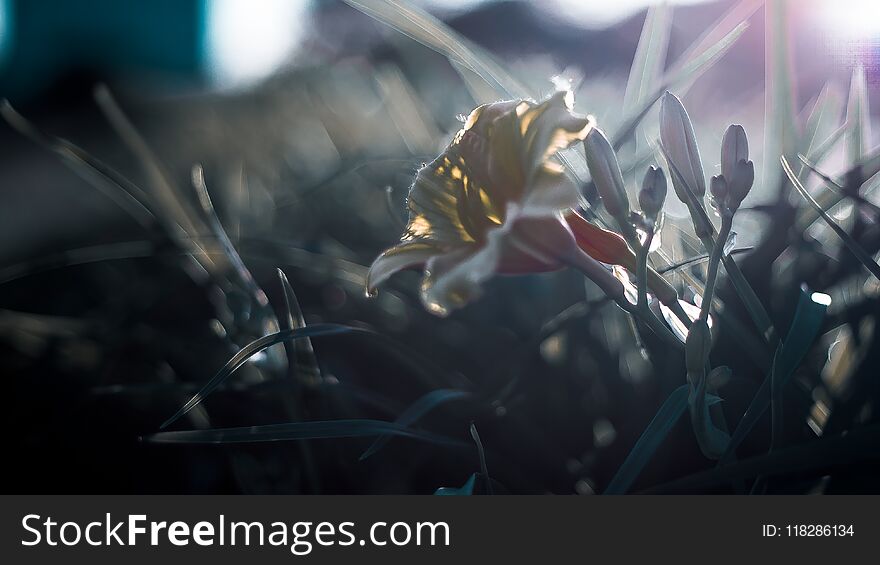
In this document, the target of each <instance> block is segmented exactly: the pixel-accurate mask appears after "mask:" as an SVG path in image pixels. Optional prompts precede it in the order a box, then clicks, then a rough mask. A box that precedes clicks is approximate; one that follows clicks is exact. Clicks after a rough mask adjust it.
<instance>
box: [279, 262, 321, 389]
mask: <svg viewBox="0 0 880 565" xmlns="http://www.w3.org/2000/svg"><path fill="white" fill-rule="evenodd" d="M278 280H279V281H280V282H281V288H282V289H283V292H284V314H285V315H284V323H285V327H282V328H281V329H283V330H286V329H289V330H294V329H297V328H304V327H306V320H305V318H304V317H303V313H302V310H301V309H300V306H299V301H298V300H297V299H296V293H294V292H293V287H292V286H290V281H288V280H287V275H285V274H284V271H282V270H281V269H278ZM284 347H285V350H286V351H287V358H288V363H293V364H294V365H295V366H296V368H297V369H298V370H299V371H303V372H305V373H306V376H307V377H319V376H320V375H321V369H320V367H319V366H318V359H317V357H316V356H315V349H314V348H313V347H312V340H311V339H310V338H307V337H306V338H303V339H301V340H296V341H286V342H284Z"/></svg>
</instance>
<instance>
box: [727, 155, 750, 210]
mask: <svg viewBox="0 0 880 565" xmlns="http://www.w3.org/2000/svg"><path fill="white" fill-rule="evenodd" d="M726 180H727V190H728V192H729V193H730V196H729V200H728V206H730V209H731V210H732V211H733V210H736V209H737V208H739V205H740V204H742V201H743V200H744V199H745V197H746V196H748V194H749V191H750V190H751V189H752V184H753V183H754V182H755V164H754V163H753V162H751V161H743V160H739V161H737V162H736V165H735V166H734V167H733V173H731V176H730V177H729V178H727V179H726Z"/></svg>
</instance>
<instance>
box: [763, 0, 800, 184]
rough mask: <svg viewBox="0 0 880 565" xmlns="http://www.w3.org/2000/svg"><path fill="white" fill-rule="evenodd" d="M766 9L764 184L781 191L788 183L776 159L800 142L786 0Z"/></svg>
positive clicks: (791, 151)
mask: <svg viewBox="0 0 880 565" xmlns="http://www.w3.org/2000/svg"><path fill="white" fill-rule="evenodd" d="M764 10H765V18H766V21H767V24H766V27H765V37H764V45H765V50H766V54H765V61H766V63H765V67H766V76H765V84H766V86H765V91H764V107H765V116H766V127H765V129H764V132H765V133H764V184H765V185H766V186H768V187H771V188H772V187H779V190H780V191H782V190H785V187H786V186H787V183H783V182H780V181H781V180H782V179H781V178H780V174H779V169H777V167H776V161H777V160H778V159H779V157H783V156H786V157H791V156H793V155H794V152H795V147H796V143H797V139H796V137H795V130H794V124H795V116H794V102H793V92H794V90H793V86H792V81H791V69H790V64H789V53H788V31H787V27H786V26H787V25H788V22H787V20H786V14H785V10H786V3H785V2H783V1H782V0H768V1H767V3H766V4H765V8H764ZM780 194H782V193H781V192H780Z"/></svg>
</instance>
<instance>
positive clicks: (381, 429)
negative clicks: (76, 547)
mask: <svg viewBox="0 0 880 565" xmlns="http://www.w3.org/2000/svg"><path fill="white" fill-rule="evenodd" d="M387 434H392V435H398V436H401V437H408V438H412V439H419V440H422V441H428V442H432V443H439V444H444V445H449V446H457V447H458V446H460V447H465V446H466V445H467V444H465V443H464V442H461V441H459V440H456V439H452V438H448V437H445V436H441V435H438V434H433V433H430V432H424V431H420V430H413V429H411V428H408V427H406V426H400V425H398V424H395V423H393V422H385V421H383V420H366V419H364V420H322V421H315V422H290V423H286V424H269V425H266V426H245V427H240V428H218V429H213V430H184V431H177V432H159V433H155V434H152V435H149V436H146V437H144V438H143V441H145V442H148V443H184V444H211V443H221V444H227V443H262V442H270V441H292V440H305V439H336V438H350V437H370V436H376V435H387Z"/></svg>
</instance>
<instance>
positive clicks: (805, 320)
mask: <svg viewBox="0 0 880 565" xmlns="http://www.w3.org/2000/svg"><path fill="white" fill-rule="evenodd" d="M792 177H794V175H793V174H791V175H789V178H792ZM827 308H828V306H827V304H824V303H822V302H817V301H816V300H813V298H812V295H811V294H809V293H808V292H806V291H803V290H802V291H801V295H800V298H799V300H798V305H797V309H796V310H795V314H794V319H793V320H792V322H791V327H790V328H789V330H788V335H787V336H786V337H785V341H783V342H781V343H780V344H779V346H778V347H777V349H776V354H775V355H774V357H773V365H772V366H771V368H770V373H769V374H768V375H767V377H766V378H765V379H764V382H763V383H762V384H761V387H760V388H759V389H758V392H757V393H755V396H754V398H752V402H751V403H750V404H749V407H748V409H747V410H746V412H745V414H743V417H742V419H741V420H740V422H739V424H738V425H737V426H736V430H735V431H734V432H733V435H732V436H731V438H730V445H728V447H727V451H726V452H725V453H724V455H723V456H722V457H721V459H719V461H718V464H719V465H724V464H727V463H729V462H730V461H731V460H732V459H733V458H734V457H735V456H736V449H737V447H739V445H740V444H741V443H742V441H743V440H744V439H745V438H746V436H748V434H749V432H751V431H752V429H753V428H754V427H755V424H757V422H758V419H759V418H760V417H761V416H762V415H763V414H764V412H766V411H767V408H768V407H769V406H770V400H771V387H774V386H775V387H776V389H777V391H778V390H781V388H780V387H782V386H784V385H785V383H787V382H788V380H789V379H790V378H791V375H792V374H793V373H794V371H795V369H797V367H798V365H800V362H801V361H802V360H803V358H804V356H805V355H806V354H807V352H808V351H809V349H810V346H811V345H812V344H813V342H814V341H815V339H816V336H817V335H818V333H819V329H820V328H821V327H822V320H823V319H824V317H825V311H826V309H827Z"/></svg>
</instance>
